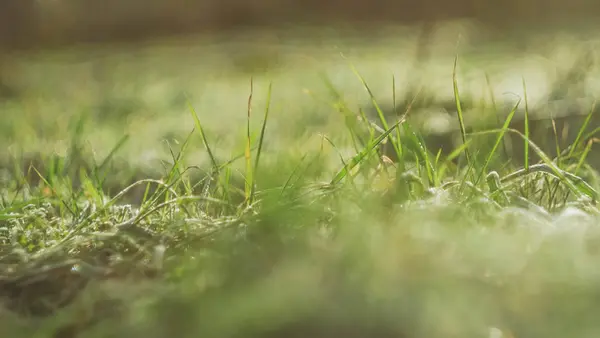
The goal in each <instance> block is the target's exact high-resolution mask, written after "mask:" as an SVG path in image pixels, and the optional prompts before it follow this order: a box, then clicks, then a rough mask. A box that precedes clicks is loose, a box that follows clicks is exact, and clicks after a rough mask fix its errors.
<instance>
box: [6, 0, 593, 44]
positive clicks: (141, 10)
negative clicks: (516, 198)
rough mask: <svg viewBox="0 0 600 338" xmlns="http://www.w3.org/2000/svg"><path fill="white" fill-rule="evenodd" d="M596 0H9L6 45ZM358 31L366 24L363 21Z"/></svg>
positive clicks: (558, 10)
mask: <svg viewBox="0 0 600 338" xmlns="http://www.w3.org/2000/svg"><path fill="white" fill-rule="evenodd" d="M598 13H600V3H598V2H597V1H594V0H570V1H565V0H526V1H522V0H504V1H498V0H495V1H492V0H452V1H445V0H424V1H416V0H396V1H391V0H370V1H366V0H326V1H315V0H303V1H298V0H253V1H243V0H222V1H217V0H196V1H193V0H170V1H167V0H127V1H123V0H106V1H92V0H5V1H2V2H1V3H0V44H1V45H2V46H4V47H5V48H15V47H38V46H56V45H61V44H70V43H75V42H92V41H115V40H131V39H142V38H152V37H156V36H158V35H171V34H186V33H197V32H202V31H207V30H236V29H237V30H243V29H246V28H247V27H265V26H267V27H273V26H281V25H295V24H320V25H331V24H336V23H349V24H350V25H355V28H356V25H359V24H360V25H371V26H377V25H381V24H383V23H390V22H391V23H400V24H408V23H418V22H422V21H432V20H433V21H435V20H447V19H472V20H477V21H478V22H480V23H484V24H485V25H488V26H491V27H494V28H495V29H509V28H514V27H515V26H531V25H539V24H548V23H556V22H568V21H580V20H582V19H584V18H585V19H594V17H595V16H596V15H597V14H598ZM357 31H360V29H357Z"/></svg>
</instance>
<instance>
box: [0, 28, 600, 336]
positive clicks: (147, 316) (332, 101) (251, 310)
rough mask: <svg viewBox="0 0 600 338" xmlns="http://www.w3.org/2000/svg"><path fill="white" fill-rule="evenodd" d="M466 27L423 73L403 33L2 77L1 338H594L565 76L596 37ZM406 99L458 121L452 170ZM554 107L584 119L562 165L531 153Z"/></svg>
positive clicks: (591, 181) (589, 236) (138, 50)
mask: <svg viewBox="0 0 600 338" xmlns="http://www.w3.org/2000/svg"><path fill="white" fill-rule="evenodd" d="M465 27H467V26H460V25H448V26H446V27H443V28H441V29H440V31H439V33H438V34H437V35H436V38H435V39H436V40H435V41H434V42H435V43H434V45H435V48H434V49H433V50H432V53H431V55H432V57H431V59H430V60H422V62H420V63H415V61H414V60H413V58H412V56H413V55H414V53H415V51H414V39H411V37H412V36H413V35H412V31H411V29H409V28H390V29H389V34H387V35H383V34H382V35H381V36H379V37H378V38H376V39H375V38H373V39H366V40H358V39H352V38H349V37H341V36H339V35H337V33H336V32H335V31H320V32H319V34H318V35H316V34H314V32H312V33H313V34H312V36H313V38H311V39H299V38H297V36H298V35H299V34H289V35H286V34H283V33H279V34H280V35H277V34H274V33H272V32H270V33H268V34H267V33H264V32H263V33H260V34H258V35H257V36H259V37H260V39H258V40H255V39H254V38H253V36H252V35H248V36H238V37H237V40H236V39H233V38H231V37H228V38H224V37H211V38H207V37H194V38H189V39H178V40H167V41H160V42H156V43H152V44H142V45H133V46H131V45H130V46H101V47H85V46H83V47H80V48H73V49H69V50H57V51H51V52H50V51H48V52H44V53H38V54H26V55H15V56H14V58H12V59H11V60H9V62H10V64H11V65H12V66H11V67H12V68H11V69H12V71H13V72H12V73H11V74H13V75H11V77H10V81H9V82H10V86H11V87H12V89H13V94H12V95H9V96H6V97H4V98H2V99H0V100H2V101H1V102H0V109H2V111H3V113H2V118H1V119H0V128H1V130H2V132H1V133H0V142H2V144H7V145H8V146H7V147H5V148H3V149H2V151H1V152H0V174H1V176H0V188H1V189H2V191H1V197H2V200H1V201H0V203H1V204H0V241H2V243H1V244H2V247H1V248H2V254H1V260H0V264H2V269H1V270H0V283H2V287H1V288H0V290H1V291H0V292H1V294H2V298H3V300H4V302H3V308H2V309H3V310H2V317H0V321H1V322H2V325H0V327H2V328H1V330H3V332H2V334H3V335H4V336H10V337H25V336H27V337H31V336H33V337H36V336H39V337H49V336H54V337H107V336H114V337H126V336H130V337H165V336H177V337H192V336H193V337H196V336H210V337H241V336H244V337H289V336H293V337H296V336H298V337H301V336H307V335H312V336H316V337H332V336H347V337H411V338H413V337H415V338H416V337H444V338H445V337H488V336H489V335H490V333H489V332H490V330H491V328H497V329H499V330H500V331H502V334H503V335H504V337H511V335H512V336H513V337H517V338H519V337H567V336H569V337H592V336H594V337H595V336H597V334H598V332H599V331H600V326H599V325H598V324H597V321H596V320H595V317H594V313H596V311H597V310H598V305H597V301H596V297H597V294H598V287H597V285H598V279H599V277H600V276H599V275H598V273H597V272H596V269H595V266H596V265H597V261H598V259H599V256H598V255H599V253H600V251H599V250H598V248H599V247H600V246H599V243H600V232H599V229H598V214H599V213H598V208H597V206H596V201H597V199H598V189H599V186H598V184H597V180H596V177H597V173H596V170H595V169H594V166H593V165H590V166H588V165H587V164H588V163H590V164H593V160H594V156H593V155H594V152H593V148H594V142H595V138H594V135H595V128H596V127H597V125H596V124H595V123H596V121H597V120H596V119H595V115H594V113H595V109H593V108H594V106H593V100H594V96H593V92H594V90H595V88H596V87H597V84H596V83H594V79H595V77H594V76H595V74H596V73H597V70H596V67H595V63H594V62H593V60H595V59H594V58H595V54H594V53H593V52H592V53H591V54H589V55H591V56H590V57H591V60H592V62H590V63H589V64H587V63H584V69H583V70H582V71H580V72H579V73H578V72H574V74H575V75H573V76H571V78H568V77H561V76H562V75H563V74H571V73H573V72H571V73H570V71H571V70H574V69H577V67H579V66H581V63H579V61H578V60H579V58H578V57H579V56H580V55H584V54H585V53H586V51H589V50H592V51H593V50H594V48H593V46H594V44H595V40H594V37H590V36H589V34H587V35H585V34H584V33H581V32H580V31H574V32H570V33H562V34H561V35H559V34H558V33H556V32H554V33H552V34H550V33H547V32H546V33H544V34H545V35H544V34H542V33H539V32H537V33H535V34H534V33H531V37H530V36H529V35H525V36H523V37H522V39H521V40H520V41H519V42H518V43H517V42H515V41H513V40H506V39H505V40H503V39H500V38H494V39H492V36H491V35H488V34H486V33H485V32H484V31H482V30H481V29H478V28H469V27H467V28H465ZM305 33H306V34H308V33H310V32H308V33H307V32H305ZM459 33H460V36H461V38H460V43H459V44H458V45H457V43H456V37H457V36H459ZM490 34H491V33H490ZM317 36H318V38H317ZM507 41H509V42H507ZM457 51H458V58H456V56H457ZM455 61H456V66H455ZM7 64H8V63H7ZM582 72H583V73H584V75H577V74H582ZM486 74H487V75H488V76H487V79H488V80H489V81H486V76H485V75H486ZM573 77H574V78H573ZM407 79H411V80H410V81H409V80H407ZM556 79H559V81H558V82H559V86H556V85H553V83H554V84H555V83H556V81H555V80H556ZM454 80H455V81H456V82H453V81H454ZM581 82H583V85H580V83H581ZM524 83H525V85H526V94H527V95H524V94H525V91H524ZM560 84H562V85H560ZM414 88H419V89H421V91H420V93H422V94H420V95H424V96H419V97H418V98H423V97H425V98H428V97H429V98H432V99H431V100H430V101H427V100H426V99H423V100H421V101H418V102H420V105H421V106H420V108H423V109H429V108H431V109H438V110H439V109H442V108H446V111H448V110H451V111H450V112H448V114H449V116H451V118H452V123H454V124H456V125H457V126H458V127H459V129H458V130H459V132H458V134H456V136H457V141H456V144H455V145H456V146H457V147H458V148H457V150H456V151H452V150H455V149H450V150H449V151H446V152H443V153H438V152H437V149H435V147H434V146H433V145H434V144H435V143H430V135H427V134H426V133H425V132H424V131H423V130H422V126H421V125H418V116H413V115H414V114H417V113H414V112H412V111H409V112H408V114H407V115H404V113H405V111H402V112H399V113H394V111H393V106H394V105H395V106H397V107H398V106H402V105H404V104H405V103H406V102H407V101H411V100H412V99H411V97H408V96H405V95H404V93H406V92H411V90H413V89H414ZM556 88H559V89H561V88H566V89H564V90H563V89H561V91H560V93H559V94H556V93H555V89H556ZM415 92H419V90H416V91H415ZM507 92H512V93H513V94H512V95H507V94H506V93H507ZM423 93H424V94H423ZM492 93H493V94H494V95H493V97H492V95H491V94H492ZM515 94H516V95H515ZM553 95H559V96H561V95H562V96H561V97H560V98H559V99H561V100H567V102H570V101H568V100H575V99H586V100H588V99H589V100H590V101H589V102H590V103H589V104H588V105H587V106H586V104H587V103H586V102H588V101H584V103H583V106H582V107H583V108H581V110H584V111H577V112H576V113H578V114H580V115H581V116H582V118H581V119H580V120H578V121H580V123H579V124H578V126H577V127H576V128H572V127H571V129H569V131H570V138H568V137H565V139H569V140H570V144H569V145H572V147H570V148H568V147H566V146H565V145H562V144H560V142H559V143H557V144H559V148H560V149H558V150H557V149H556V144H536V143H535V141H537V140H538V139H537V138H536V137H535V136H534V134H533V129H532V130H531V139H532V140H534V141H533V142H531V143H526V142H523V140H524V139H527V138H528V137H529V136H530V131H529V129H528V127H524V125H529V124H528V123H529V117H528V116H529V115H528V114H529V113H530V111H531V116H533V115H534V114H535V113H539V114H543V113H544V111H545V110H544V109H545V108H544V107H546V106H544V105H543V104H539V103H540V102H544V101H548V97H549V96H553ZM517 96H520V97H521V99H522V101H521V102H520V103H519V106H518V107H517V109H515V110H514V111H515V114H512V113H511V112H512V111H513V105H515V104H516V103H517V102H518V97H517ZM506 97H508V98H506ZM515 97H517V98H516V99H515ZM407 98H408V99H407ZM492 98H494V102H498V103H499V104H498V105H497V106H496V109H497V110H501V111H502V112H501V113H498V112H496V113H497V114H501V116H502V119H501V120H500V121H499V124H498V125H496V126H495V127H494V128H495V129H493V130H490V129H489V128H488V129H487V134H486V135H488V136H489V137H487V138H485V140H486V142H485V143H484V142H481V141H480V140H481V139H475V136H476V135H475V134H473V133H471V131H472V130H471V127H472V126H474V125H476V123H475V122H473V121H477V119H476V118H477V117H479V116H478V115H482V112H485V113H486V114H487V115H489V116H493V115H492V111H494V110H493V109H491V108H490V107H493V105H491V103H490V102H492V101H493V100H492ZM415 100H417V99H415ZM442 101H443V102H445V103H444V105H445V106H444V105H442V104H441V103H439V102H442ZM394 102H396V104H394ZM415 102H417V101H415ZM578 102H579V101H578ZM438 104H439V106H438ZM457 106H458V107H461V109H458V107H457ZM463 106H464V112H463V111H462V108H463ZM377 107H381V108H383V111H382V114H381V117H380V116H379V114H378V112H377ZM403 107H405V108H408V107H407V106H403ZM540 107H542V108H540ZM578 107H579V106H578ZM390 108H392V109H390ZM530 108H531V109H530ZM415 111H417V110H416V109H415ZM457 111H458V112H460V113H458V112H457ZM525 111H527V113H525ZM411 112H412V114H413V115H411ZM363 113H364V114H363ZM421 114H422V113H421ZM497 116H500V115H497ZM382 117H383V118H382ZM367 120H368V121H371V122H373V124H370V123H369V122H367ZM384 120H385V121H384ZM461 120H462V121H464V122H465V123H466V124H467V125H468V127H469V132H468V133H467V132H466V128H465V132H461V131H460V130H461V128H460V127H461V122H460V121H461ZM515 121H521V122H519V123H521V125H523V127H515V129H517V130H516V131H515V130H512V129H510V128H512V127H513V126H516V125H518V123H517V124H514V123H516V122H515ZM522 121H528V123H524V122H522ZM533 121H534V119H533V117H532V119H531V123H532V125H533V124H534V123H535V122H533ZM556 125H557V123H554V124H553V123H551V121H550V123H549V124H548V126H550V127H552V126H556ZM564 129H565V128H562V129H551V130H552V135H554V136H556V139H561V137H560V136H559V134H561V132H562V130H564ZM474 131H475V133H477V132H479V133H480V134H481V133H485V132H486V131H485V130H474ZM517 131H519V132H521V133H522V134H521V136H519V133H518V132H517ZM559 131H560V132H559ZM509 135H511V136H510V138H511V142H512V144H513V148H515V149H517V148H518V149H519V151H520V152H515V153H512V154H508V156H507V157H502V156H503V155H502V154H503V153H504V151H505V150H506V149H505V148H504V147H505V142H504V141H505V140H506V139H507V138H509ZM513 136H514V137H513ZM541 139H543V138H540V140H541ZM473 140H478V141H475V142H473ZM463 142H466V143H467V146H464V145H463ZM383 143H386V145H385V149H386V150H383V151H382V150H381V149H382V144H383ZM442 143H447V142H446V141H445V140H443V141H442ZM526 144H527V146H526ZM390 149H391V150H390ZM528 153H535V154H536V157H535V161H536V162H533V160H532V161H531V162H530V161H529V160H527V159H526V158H529V157H527V155H526V154H528ZM560 153H563V155H564V156H561V157H560V158H558V159H554V158H553V157H554V156H553V155H552V154H560ZM515 154H520V155H515ZM548 154H550V155H548ZM590 154H591V155H590ZM382 155H383V156H382ZM392 155H393V156H392ZM567 155H570V156H567ZM515 156H519V158H515ZM511 157H512V159H511Z"/></svg>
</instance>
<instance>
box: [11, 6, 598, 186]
mask: <svg viewBox="0 0 600 338" xmlns="http://www.w3.org/2000/svg"><path fill="white" fill-rule="evenodd" d="M599 16H600V2H598V1H596V0H569V1H566V0H504V1H491V0H487V1H486V0H421V1H416V0H396V1H391V0H369V1H366V0H325V1H315V0H304V1H297V0H296V1H293V0H253V1H241V0H220V1H217V0H103V1H94V0H3V1H0V112H1V113H0V114H2V119H0V143H1V144H6V145H8V147H4V148H2V149H0V168H2V167H9V168H12V167H14V165H13V164H11V163H8V162H10V161H9V160H6V159H7V158H15V156H23V157H24V158H26V159H30V158H36V157H44V156H46V155H47V154H49V153H57V154H63V155H64V154H67V153H69V152H71V151H73V149H74V148H73V146H72V143H73V142H74V141H73V140H74V139H78V140H79V141H77V142H84V141H85V142H84V143H86V144H87V145H88V146H89V145H91V148H93V151H90V152H89V153H90V154H88V155H86V156H92V157H94V158H98V159H102V158H103V157H104V156H106V155H107V154H108V153H110V151H111V149H112V147H113V146H114V144H115V143H116V142H117V141H118V140H119V139H120V138H121V137H122V136H123V135H135V137H132V138H131V139H130V140H129V141H128V143H127V144H126V145H125V146H123V147H122V148H121V149H120V152H119V154H120V155H119V156H121V157H119V156H117V157H116V160H117V161H118V160H119V158H121V160H122V163H121V165H122V166H124V167H127V168H130V167H135V168H138V167H140V166H141V167H148V168H157V167H159V168H160V167H161V166H160V165H158V166H157V163H159V162H157V161H158V160H159V159H164V158H167V159H168V158H169V156H170V155H169V151H168V149H167V147H166V146H165V144H164V142H165V140H170V141H173V140H174V141H179V142H180V141H183V139H184V138H185V137H186V136H187V134H188V133H189V131H190V130H191V126H192V124H193V121H192V120H190V113H189V107H188V105H187V102H190V103H191V104H192V105H193V106H194V108H195V109H196V110H197V112H198V114H199V115H200V116H202V117H203V122H204V123H205V124H206V127H207V129H208V130H209V131H210V133H211V135H210V137H211V138H212V139H214V142H215V143H217V144H218V146H219V148H220V153H221V154H222V156H223V157H224V158H230V157H231V156H234V155H238V152H239V151H240V150H241V149H243V148H242V147H243V144H244V143H243V135H241V134H240V135H238V133H237V130H243V125H244V123H245V119H246V109H247V104H248V95H249V91H250V85H249V79H250V76H252V77H253V79H254V81H255V83H254V91H255V93H254V96H253V104H254V105H255V111H259V112H260V111H261V109H264V107H265V106H266V98H267V93H266V90H267V87H268V83H269V82H273V83H274V84H273V88H274V89H273V96H272V98H271V108H272V110H273V111H274V113H273V114H272V117H271V121H270V126H271V129H270V131H269V138H268V142H270V143H269V144H268V146H269V147H270V148H271V149H274V150H277V149H279V148H281V149H286V150H288V149H296V148H297V149H302V148H306V147H313V146H315V145H316V144H317V141H314V140H313V139H314V138H315V137H316V136H314V135H316V134H317V133H319V132H327V133H331V134H335V131H336V128H337V130H338V131H340V133H339V135H340V136H339V138H343V136H341V135H347V132H346V131H345V130H344V128H345V126H344V123H343V121H344V120H343V117H342V116H341V115H340V114H339V111H338V110H336V109H335V108H334V109H332V104H334V103H336V102H337V101H340V100H343V101H344V103H345V104H346V106H347V107H349V109H351V110H352V111H354V112H358V111H359V109H361V108H362V109H366V110H371V113H372V106H371V100H370V98H369V95H368V94H367V93H366V91H365V88H364V87H363V86H362V84H361V83H360V81H359V80H358V79H357V77H356V75H355V74H354V73H353V71H352V70H351V67H349V63H351V64H353V65H354V66H356V68H357V70H358V71H359V72H360V73H361V74H362V75H363V76H364V78H365V80H366V81H367V83H368V84H369V86H370V88H371V90H372V92H373V93H374V94H375V96H376V97H377V99H378V101H379V103H380V104H381V106H382V107H384V109H385V110H386V112H389V111H390V110H391V108H390V107H392V101H393V97H394V95H395V96H397V98H399V100H400V101H401V100H402V99H403V98H405V96H403V95H404V94H406V93H411V92H414V90H415V89H416V88H420V89H422V92H421V97H423V98H425V99H423V100H422V101H421V102H420V104H421V106H422V107H425V108H436V109H438V108H439V109H438V110H440V109H442V108H443V109H445V113H448V111H447V110H448V109H447V108H448V107H450V108H451V107H452V106H453V105H454V103H453V102H452V100H453V88H452V71H453V69H452V68H453V62H454V57H455V55H456V53H457V52H458V53H459V55H460V58H459V67H458V73H457V75H458V77H459V85H460V90H461V95H462V96H463V98H464V101H465V114H466V115H465V116H466V119H467V123H473V124H475V123H477V121H476V120H477V119H478V118H479V117H481V116H482V115H484V114H480V113H481V111H482V110H481V109H480V108H481V107H482V105H483V106H485V102H491V101H494V102H497V103H499V106H500V107H502V110H503V113H506V112H508V111H509V110H510V107H512V105H513V104H514V103H515V102H516V100H517V99H518V97H519V96H521V97H522V96H523V94H524V87H523V83H524V82H525V83H526V85H527V97H528V100H529V102H528V103H529V106H530V108H532V109H533V108H535V107H537V106H538V103H540V102H545V101H548V100H550V99H552V100H555V101H556V100H566V101H567V103H566V104H562V103H560V102H559V104H554V105H552V107H554V108H551V109H550V108H548V106H544V107H545V108H544V109H539V111H541V112H542V114H541V115H540V116H541V117H540V118H541V119H544V118H545V119H548V118H555V117H564V116H565V114H566V115H569V114H571V113H573V114H572V115H574V116H578V117H576V120H575V123H570V124H569V128H571V129H572V131H571V132H570V133H562V131H561V130H559V131H558V133H559V134H561V135H562V134H564V135H567V134H569V136H568V137H566V141H565V142H564V143H565V144H568V142H569V141H572V139H573V137H575V135H576V134H577V133H576V131H577V128H578V127H580V126H581V124H582V123H583V120H584V118H583V117H582V115H585V114H587V112H589V110H590V107H591V103H590V102H588V101H585V100H591V101H593V100H594V99H595V93H596V92H597V89H599V88H600V81H598V80H597V79H600V77H598V76H597V75H598V72H597V67H596V64H597V63H596V59H597V55H596V50H597V48H596V46H597V45H598V42H599V41H600V39H599V37H600V35H598V34H597V32H598V28H600V26H598V25H597V24H596V19H597V18H598V17H599ZM459 41H460V43H458V42H459ZM457 47H458V48H457ZM342 55H343V56H342ZM392 81H394V83H392ZM332 86H333V88H335V89H336V90H337V91H338V94H341V97H339V95H338V94H334V93H332V91H331V89H332ZM394 90H395V92H394ZM427 98H429V99H427ZM581 99H584V101H583V102H582V101H581ZM578 100H579V101H578ZM338 103H339V102H338ZM469 107H471V108H473V107H478V108H477V109H474V110H473V109H467V108H469ZM565 107H566V108H565ZM415 108H418V107H415ZM505 108H506V109H505ZM546 108H548V109H546ZM450 110H451V109H450ZM471 111H473V113H471ZM486 111H490V110H489V109H488V110H486ZM390 113H393V112H390ZM454 113H455V112H454ZM544 114H545V115H544ZM533 115H535V114H533ZM533 115H532V116H533ZM255 116H256V118H258V119H260V118H261V116H262V113H257V114H254V115H253V118H254V117H255ZM372 116H373V117H374V118H375V119H376V115H372ZM394 116H395V114H394ZM414 116H415V117H417V116H418V114H416V113H415V114H414ZM444 116H445V117H444V118H442V119H441V120H440V119H438V122H440V121H441V122H440V123H437V124H436V123H434V124H435V125H436V126H437V127H436V128H433V129H436V130H438V132H441V133H442V134H443V133H444V132H445V131H448V130H450V129H451V130H450V131H451V132H452V133H454V132H455V131H456V126H455V125H452V123H454V122H456V121H455V120H456V119H455V118H448V114H446V115H444ZM486 116H488V117H491V118H492V119H494V120H497V119H496V118H495V117H494V116H492V115H491V114H487V115H486ZM444 119H445V120H444ZM223 120H227V123H223ZM596 122H598V121H595V120H594V121H593V123H592V124H594V123H596ZM564 125H567V123H564ZM298 126H302V127H301V128H298ZM440 126H441V127H440ZM595 126H597V124H596V125H593V126H592V127H595ZM559 127H560V125H559ZM552 128H553V126H551V124H549V123H545V124H541V126H540V134H539V135H538V136H537V138H535V137H532V139H535V140H536V141H538V142H539V143H545V142H546V141H548V140H549V141H548V143H549V148H548V149H549V150H550V151H554V150H556V144H555V142H552V141H553V140H552V137H553V136H554V135H556V131H555V130H551V129H552ZM440 130H441V131H440ZM452 133H451V135H450V134H447V135H446V134H444V135H443V137H441V138H433V139H432V142H434V143H436V144H433V145H432V146H440V147H441V148H444V149H446V151H448V149H451V148H452V147H448V146H447V145H455V144H454V140H455V139H456V135H455V133H454V134H452ZM77 135H80V136H77ZM81 135H84V136H85V137H84V138H83V136H81ZM80 139H81V140H80ZM83 139H84V141H83ZM345 141H348V140H343V141H342V140H339V141H338V142H339V144H344V143H343V142H345ZM520 148H521V147H519V149H520ZM432 149H433V148H432ZM200 150H201V148H200ZM434 152H435V150H434ZM45 154H46V155H45ZM196 155H198V156H197V157H195V158H196V159H197V160H198V161H200V162H203V161H206V160H207V159H206V158H205V156H204V155H202V154H196ZM334 157H335V161H337V157H336V156H334ZM598 158H599V159H600V156H598ZM24 161H25V160H24ZM41 162H42V163H44V161H43V160H41ZM23 163H25V162H23ZM24 165H25V164H24ZM598 166H599V167H600V161H599V163H598ZM144 175H146V174H144Z"/></svg>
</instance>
